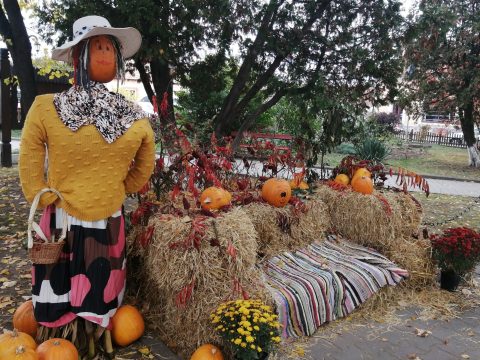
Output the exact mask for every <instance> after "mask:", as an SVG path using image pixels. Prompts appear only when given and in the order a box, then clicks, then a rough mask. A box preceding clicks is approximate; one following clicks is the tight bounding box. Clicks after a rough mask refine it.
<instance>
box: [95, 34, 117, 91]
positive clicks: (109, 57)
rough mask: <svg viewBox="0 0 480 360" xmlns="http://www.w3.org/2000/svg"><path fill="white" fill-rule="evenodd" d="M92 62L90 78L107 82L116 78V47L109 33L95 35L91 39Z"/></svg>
mask: <svg viewBox="0 0 480 360" xmlns="http://www.w3.org/2000/svg"><path fill="white" fill-rule="evenodd" d="M88 50H89V53H90V63H89V65H88V76H89V78H90V80H93V81H98V82H101V83H107V82H110V81H112V80H113V79H114V78H115V75H116V72H117V64H116V62H117V60H116V59H117V56H116V52H115V47H114V46H113V43H112V41H111V40H110V38H109V37H108V36H107V35H99V36H94V37H92V38H91V39H90V47H89V49H88Z"/></svg>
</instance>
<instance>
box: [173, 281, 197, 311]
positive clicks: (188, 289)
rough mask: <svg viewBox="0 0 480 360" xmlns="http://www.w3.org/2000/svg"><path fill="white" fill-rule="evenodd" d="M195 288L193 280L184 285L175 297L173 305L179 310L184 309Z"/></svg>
mask: <svg viewBox="0 0 480 360" xmlns="http://www.w3.org/2000/svg"><path fill="white" fill-rule="evenodd" d="M194 288H195V278H193V279H192V281H191V282H190V283H189V284H187V285H185V286H184V287H183V289H182V290H180V292H179V293H178V294H177V295H176V296H175V305H177V307H179V308H184V307H185V306H186V305H187V303H188V301H189V300H190V298H191V297H192V295H193V289H194Z"/></svg>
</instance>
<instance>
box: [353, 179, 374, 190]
mask: <svg viewBox="0 0 480 360" xmlns="http://www.w3.org/2000/svg"><path fill="white" fill-rule="evenodd" d="M352 188H353V190H355V191H356V192H359V193H362V194H365V195H369V194H371V193H372V192H373V181H372V179H370V178H369V177H367V176H357V177H354V178H353V180H352Z"/></svg>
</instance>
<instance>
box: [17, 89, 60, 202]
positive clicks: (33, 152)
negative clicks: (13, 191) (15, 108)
mask: <svg viewBox="0 0 480 360" xmlns="http://www.w3.org/2000/svg"><path fill="white" fill-rule="evenodd" d="M40 103H41V100H39V98H38V97H37V98H36V99H35V101H34V102H33V104H32V106H31V107H30V110H29V111H28V114H27V117H26V119H25V125H24V126H23V130H22V137H21V140H20V154H19V160H18V163H19V175H20V183H21V185H22V191H23V194H24V195H25V198H26V199H27V201H28V202H30V203H31V202H32V201H33V198H34V197H35V195H36V194H37V193H38V192H39V191H40V190H42V189H43V188H47V187H49V186H48V184H47V182H46V180H45V153H46V144H47V133H46V131H45V127H44V126H43V123H42V121H41V117H40V115H41V114H42V109H41V104H40ZM56 199H57V196H56V195H55V194H53V193H46V194H44V195H42V197H41V198H40V203H39V205H38V206H39V208H43V207H45V206H47V205H49V204H51V203H53V202H54V201H55V200H56Z"/></svg>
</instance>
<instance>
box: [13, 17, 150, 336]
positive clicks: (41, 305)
mask: <svg viewBox="0 0 480 360" xmlns="http://www.w3.org/2000/svg"><path fill="white" fill-rule="evenodd" d="M140 44H141V35H140V33H139V32H138V30H136V29H134V28H131V27H128V28H113V27H111V25H110V23H109V22H108V21H107V20H106V19H105V18H103V17H100V16H86V17H83V18H80V19H78V20H77V21H76V22H75V23H74V24H73V40H72V41H69V42H67V43H65V44H64V45H62V46H60V47H58V48H56V49H54V50H53V55H52V58H53V59H55V60H61V61H66V62H70V63H73V66H74V74H75V76H74V85H73V86H72V87H71V88H70V89H69V90H67V91H64V92H62V93H58V94H47V95H40V96H37V98H36V99H35V101H34V103H33V105H32V107H31V108H30V111H29V113H28V115H27V118H26V121H25V126H24V128H23V131H22V139H21V149H20V159H19V171H20V180H21V185H22V190H23V192H24V194H25V197H26V198H27V200H28V201H29V202H32V199H33V198H34V197H35V195H36V194H37V193H38V192H39V191H40V190H41V189H44V188H53V189H55V190H57V191H58V192H59V193H60V194H61V198H59V197H58V196H57V195H56V194H54V193H46V194H44V195H42V197H41V199H40V203H39V206H40V207H41V208H45V209H46V210H44V213H43V218H42V219H41V220H40V221H41V222H42V221H43V222H44V223H45V221H46V222H47V224H48V223H49V224H50V228H51V229H52V231H55V230H56V229H57V230H58V229H59V228H60V227H61V221H60V220H59V219H62V216H63V212H66V214H67V215H68V232H67V238H66V244H65V246H64V248H63V250H62V254H61V256H60V259H59V260H58V261H57V263H55V264H52V265H38V264H34V265H33V270H32V301H33V304H34V308H35V317H36V319H37V321H38V322H39V323H40V324H41V325H43V326H45V327H47V328H58V327H60V326H65V325H67V324H69V323H70V322H72V321H73V320H74V319H76V318H83V319H85V320H86V321H85V328H86V330H87V333H89V334H91V333H93V326H94V325H95V324H96V325H98V327H99V328H100V331H102V329H108V328H109V327H110V324H111V322H110V319H111V318H112V316H113V315H114V314H115V312H116V310H117V308H118V307H119V306H120V305H121V303H122V298H123V295H124V292H125V272H126V260H125V232H124V219H123V214H122V211H121V208H122V204H123V201H124V199H125V196H126V193H134V192H136V191H138V190H139V189H140V188H141V187H142V186H143V185H145V183H146V182H147V181H148V179H149V177H150V175H151V173H152V170H153V166H154V157H155V149H154V134H153V131H152V128H151V127H150V123H149V120H148V119H147V115H146V114H145V113H144V112H143V111H142V110H141V109H140V108H139V107H138V106H136V105H135V104H133V103H131V102H129V101H127V100H126V99H125V98H124V97H123V96H122V95H119V94H117V93H113V92H109V91H108V90H107V88H106V87H105V86H104V85H103V83H106V82H109V81H111V80H113V79H114V78H115V77H117V78H122V79H123V78H124V75H125V66H124V64H125V59H126V58H128V57H131V56H133V55H134V54H135V53H136V52H137V51H138V49H139V48H140ZM46 154H48V171H47V174H46V176H45V173H44V170H45V169H44V164H45V157H46ZM132 161H133V164H132ZM97 333H98V331H97Z"/></svg>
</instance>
